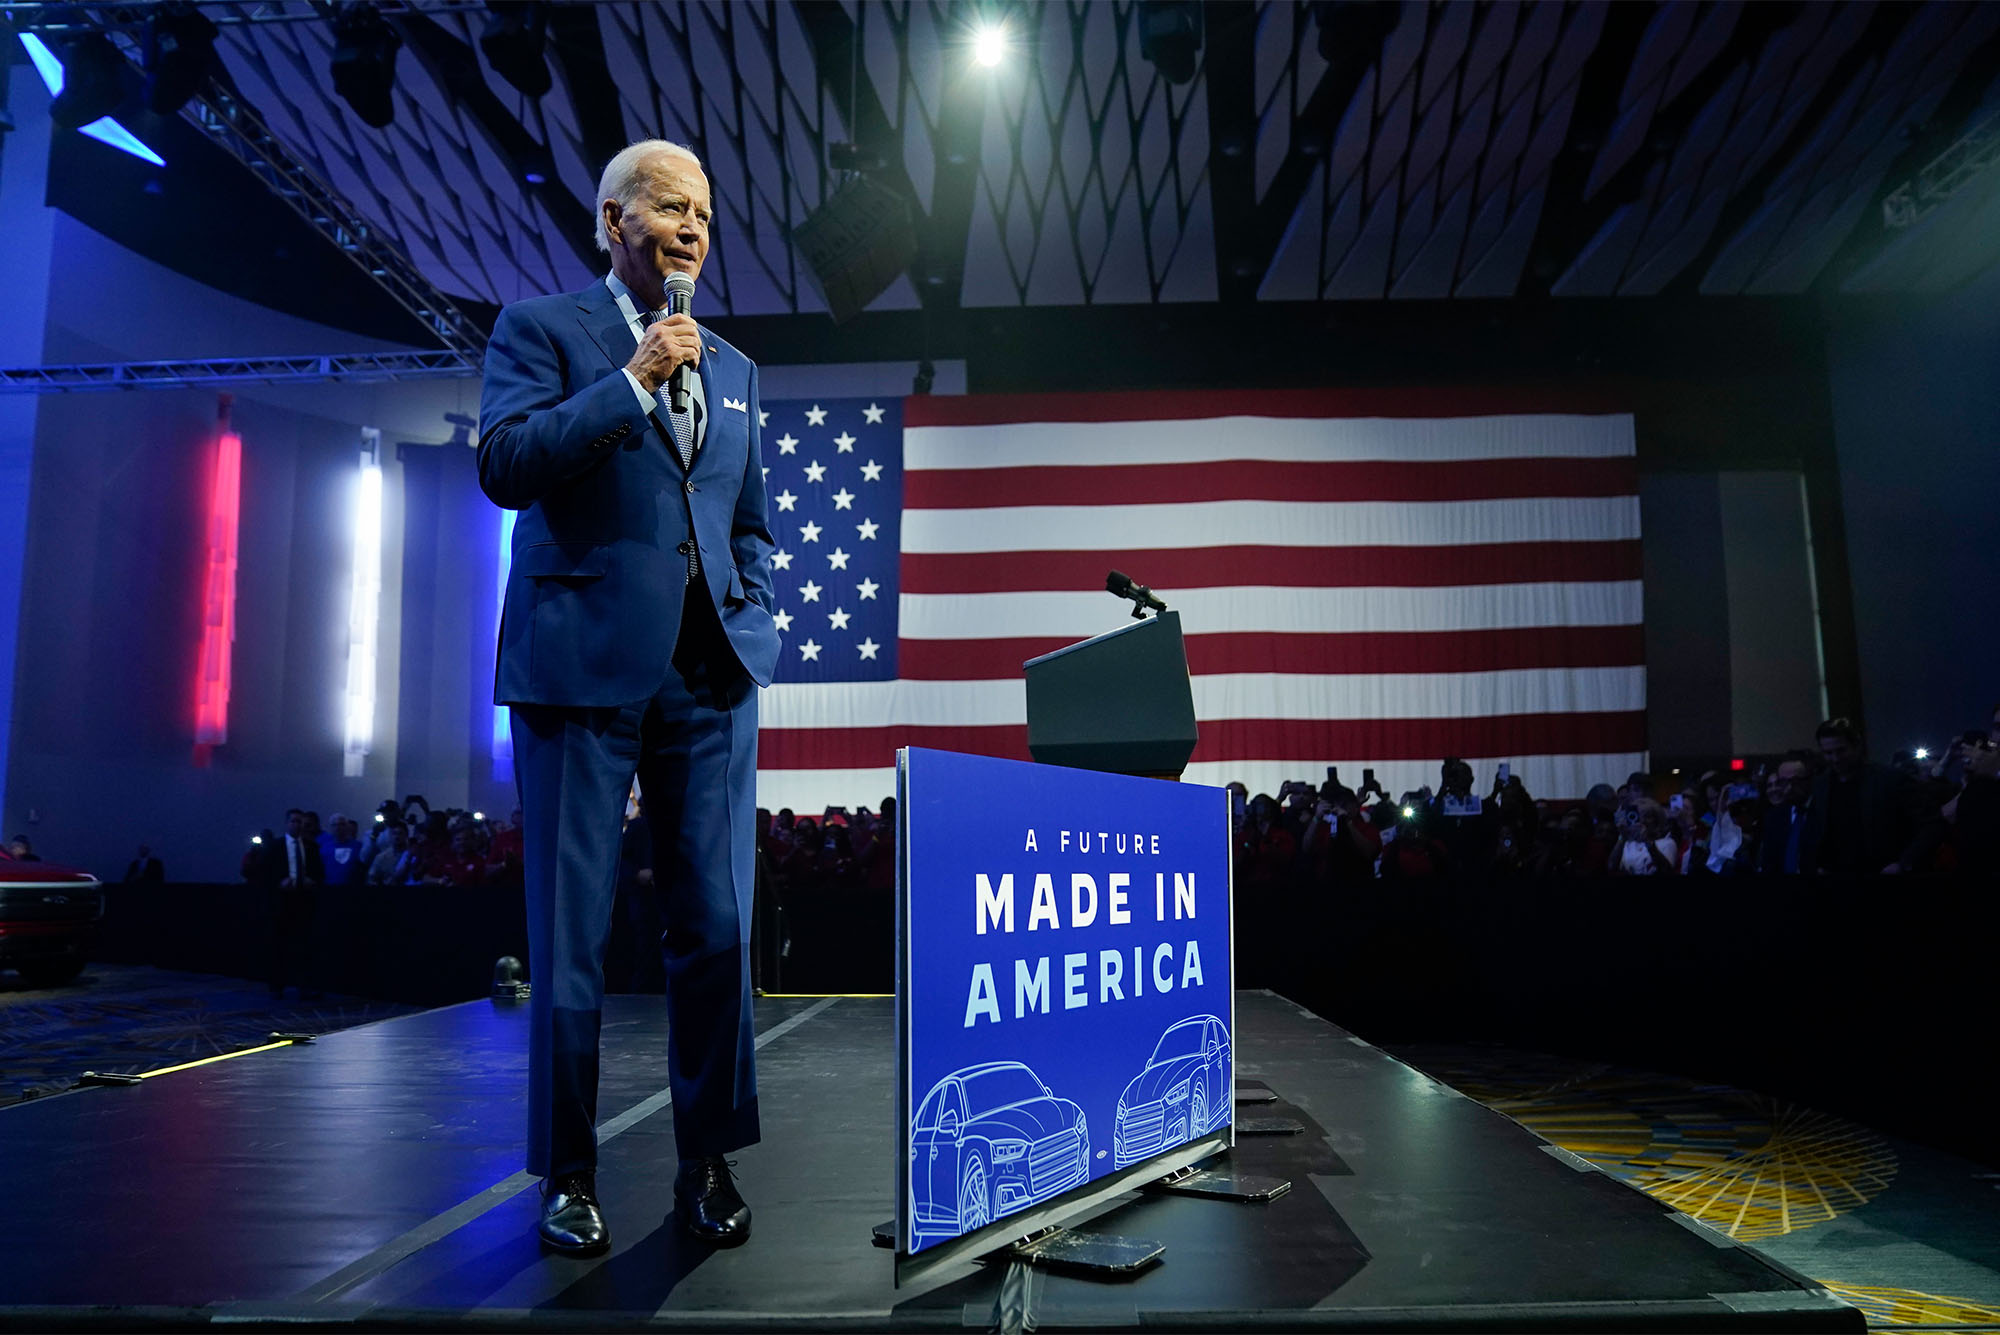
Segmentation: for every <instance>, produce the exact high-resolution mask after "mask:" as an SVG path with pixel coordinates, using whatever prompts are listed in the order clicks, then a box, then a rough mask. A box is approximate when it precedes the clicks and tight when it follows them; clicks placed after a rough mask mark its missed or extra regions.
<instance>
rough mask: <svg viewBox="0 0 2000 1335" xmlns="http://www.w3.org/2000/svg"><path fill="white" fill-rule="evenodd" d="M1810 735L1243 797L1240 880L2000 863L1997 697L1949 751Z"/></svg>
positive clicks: (1973, 869)
mask: <svg viewBox="0 0 2000 1335" xmlns="http://www.w3.org/2000/svg"><path fill="white" fill-rule="evenodd" d="M1814 743H1815V745H1814V746H1813V747H1812V748H1810V749H1803V748H1802V749H1800V750H1796V751H1793V752H1790V753H1788V754H1787V755H1785V756H1783V757H1781V758H1780V759H1778V760H1777V761H1775V762H1772V763H1767V764H1764V765H1760V766H1757V767H1755V768H1750V767H1745V768H1744V769H1743V770H1714V771H1710V772H1708V773H1705V774H1703V775H1701V776H1700V777H1699V778H1697V779H1696V780H1695V781H1694V782H1692V783H1685V784H1684V783H1682V782H1681V781H1680V779H1679V776H1678V775H1674V776H1666V777H1664V778H1663V777H1662V776H1656V775H1653V774H1647V773H1634V774H1631V775H1629V776H1627V777H1626V779H1625V782H1624V783H1623V785H1621V786H1619V787H1617V788H1613V787H1612V786H1611V785H1610V784H1608V783H1606V784H1599V785H1597V786H1596V787H1595V788H1593V789H1591V790H1590V792H1589V793H1588V794H1587V795H1586V796H1585V797H1584V798H1583V800H1581V801H1572V802H1548V801H1537V800H1536V799H1535V798H1534V797H1533V796H1532V795H1531V794H1530V793H1529V792H1528V790H1527V789H1526V787H1525V786H1524V785H1523V784H1522V782H1521V780H1520V777H1519V776H1518V775H1509V774H1505V773H1499V774H1496V775H1495V778H1494V783H1493V786H1492V788H1491V789H1490V790H1489V791H1488V792H1487V793H1485V794H1484V795H1483V796H1482V795H1480V794H1478V793H1476V792H1475V791H1474V776H1473V771H1472V767H1471V766H1470V765H1468V764H1466V763H1465V762H1464V761H1461V760H1446V761H1445V762H1444V764H1443V766H1442V768H1441V771H1440V774H1439V782H1438V788H1437V790H1436V791H1435V792H1433V791H1432V790H1431V789H1430V788H1428V787H1425V788H1420V789H1417V790H1416V791H1413V792H1407V793H1404V794H1402V795H1401V796H1400V797H1399V798H1397V799H1394V800H1391V798H1390V796H1389V794H1388V793H1387V792H1385V791H1383V790H1382V788H1381V787H1380V785H1379V784H1373V783H1368V782H1364V784H1363V786H1362V787H1361V788H1359V789H1352V788H1348V787H1346V786H1344V785H1342V784H1341V783H1340V782H1339V781H1338V779H1336V778H1329V779H1328V780H1327V781H1326V782H1325V783H1322V784H1320V785H1319V786H1318V787H1317V788H1315V787H1314V786H1313V785H1312V784H1310V783H1307V782H1303V781H1293V782H1288V783H1285V784H1283V785H1281V787H1280V789H1279V791H1278V793H1277V795H1276V796H1272V795H1271V794H1268V793H1258V794H1256V795H1255V796H1251V795H1250V794H1249V793H1248V791H1247V790H1246V789H1245V788H1244V787H1243V785H1241V784H1231V785H1230V787H1231V789H1232V790H1234V791H1235V793H1236V810H1237V813H1238V814H1237V820H1236V852H1235V858H1236V880H1237V884H1238V885H1239V886H1262V887H1276V886H1299V887H1307V886H1323V885H1338V884H1342V883H1346V882H1351V881H1357V880H1366V879H1371V878H1375V877H1381V878H1383V879H1416V878H1425V877H1438V876H1448V875H1465V874H1470V875H1484V876H1500V877H1520V876H1532V877H1556V878H1559V877H1578V876H1601V875H1611V876H1708V875H1719V876H1741V875H1838V876H1855V875H1872V874H1886V875H1896V874H1902V873H1908V872H1964V873H1967V874H1972V875H1989V876H1990V875H1994V874H1996V873H2000V708H1996V709H1995V711H1994V713H1993V716H1992V719H1991V722H1990V724H1989V727H1988V728H1987V729H1986V730H1985V731H1983V732H1982V731H1978V730H1975V731H1972V732H1968V733H1966V734H1964V735H1963V736H1961V737H1960V738H1959V739H1958V740H1957V741H1956V742H1954V743H1953V744H1952V745H1951V746H1950V747H1949V748H1947V749H1946V750H1944V751H1943V752H1941V753H1939V754H1936V755H1931V754H1927V753H1922V752H1908V753H1903V754H1899V755H1898V756H1896V757H1895V759H1894V761H1893V762H1892V763H1890V764H1886V765H1885V764H1878V763H1875V762H1871V761H1869V760H1868V758H1867V754H1866V751H1865V749H1864V747H1863V742H1862V737H1861V733H1860V731H1859V730H1858V729H1857V728H1856V727H1855V726H1854V725H1853V724H1852V723H1851V722H1850V721H1849V720H1847V719H1844V718H1835V719H1828V720H1827V721H1826V722H1825V723H1822V724H1821V725H1820V726H1819V728H1818V729H1817V731H1816V734H1815V736H1814Z"/></svg>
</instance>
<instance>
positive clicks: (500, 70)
mask: <svg viewBox="0 0 2000 1335" xmlns="http://www.w3.org/2000/svg"><path fill="white" fill-rule="evenodd" d="M486 9H487V15H488V17H487V19H486V31H485V32H483V33H481V34H480V36H479V49H480V50H481V51H484V52H485V53H486V63H487V64H489V65H491V66H492V67H493V72H494V73H495V74H497V75H499V76H500V77H501V78H503V79H505V80H506V81H507V82H508V83H510V84H513V85H514V87H516V88H518V89H520V90H521V91H522V92H523V93H526V94H527V95H528V96H529V97H540V96H541V95H542V94H544V93H546V92H548V91H549V89H550V88H551V87H553V86H554V82H555V81H554V79H553V77H552V76H551V75H550V74H549V62H548V60H547V58H546V57H545V56H544V55H543V54H542V52H543V48H544V47H545V46H546V45H547V37H548V28H549V15H548V10H547V8H546V7H545V6H543V5H540V4H526V5H523V4H506V3H496V4H489V5H487V7H486Z"/></svg>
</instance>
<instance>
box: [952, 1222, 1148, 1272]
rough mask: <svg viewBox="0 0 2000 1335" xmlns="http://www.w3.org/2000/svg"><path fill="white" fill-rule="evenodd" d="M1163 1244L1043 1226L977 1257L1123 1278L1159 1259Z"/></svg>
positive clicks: (1116, 1235) (1143, 1239) (1142, 1239)
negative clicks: (985, 1254)
mask: <svg viewBox="0 0 2000 1335" xmlns="http://www.w3.org/2000/svg"><path fill="white" fill-rule="evenodd" d="M1166 1250H1167V1246H1166V1244H1165V1243H1163V1242H1155V1241H1154V1240H1153V1239H1151V1238H1128V1237H1122V1236H1120V1235H1118V1234H1115V1233H1079V1232H1076V1231H1074V1230H1072V1229H1067V1228H1045V1229H1043V1230H1042V1231H1041V1232H1039V1233H1031V1234H1029V1235H1028V1236H1027V1237H1025V1238H1022V1239H1021V1240H1020V1241H1019V1242H1016V1243H1014V1244H1013V1245H1012V1246H1009V1247H1003V1248H1002V1249H1000V1250H999V1251H997V1252H993V1253H990V1254H989V1255H987V1256H985V1257H982V1258H980V1259H982V1260H986V1261H1022V1262H1025V1263H1027V1264H1028V1265H1038V1266H1045V1267H1047V1268H1048V1269H1050V1270H1060V1271H1063V1272H1065V1273H1068V1274H1073V1275H1082V1276H1085V1277H1086V1278H1091V1277H1094V1278H1097V1279H1123V1278H1124V1277H1126V1276H1127V1275H1135V1274H1137V1273H1139V1272H1140V1271H1141V1270H1144V1269H1146V1268H1147V1267H1148V1266H1151V1265H1155V1264H1157V1263H1158V1262H1159V1259H1160V1257H1161V1256H1163V1255H1165V1254H1166Z"/></svg>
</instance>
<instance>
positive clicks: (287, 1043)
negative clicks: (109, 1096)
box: [139, 1038, 292, 1080]
mask: <svg viewBox="0 0 2000 1335" xmlns="http://www.w3.org/2000/svg"><path fill="white" fill-rule="evenodd" d="M291 1046H292V1040H291V1039H289V1038H287V1039H281V1040H279V1041H278V1042H276V1043H266V1044H264V1045H263V1046H262V1047H258V1048H245V1049H243V1051H241V1052H222V1053H217V1054H216V1055H215V1056H213V1057H203V1058H202V1059H201V1060H200V1061H192V1062H182V1063H181V1064H180V1065H179V1066H163V1067H161V1068H160V1069H159V1070H157V1071H141V1072H139V1078H140V1079H141V1080H151V1079H152V1078H153V1077H154V1076H156V1075H172V1074H173V1073H174V1072H175V1071H192V1070H193V1069H194V1068H195V1067H197V1066H207V1065H208V1064H209V1063H211V1062H226V1061H228V1060H229V1059H230V1058H231V1057H247V1056H249V1055H250V1054H251V1053H253V1052H269V1051H270V1050H271V1049H272V1048H289V1047H291Z"/></svg>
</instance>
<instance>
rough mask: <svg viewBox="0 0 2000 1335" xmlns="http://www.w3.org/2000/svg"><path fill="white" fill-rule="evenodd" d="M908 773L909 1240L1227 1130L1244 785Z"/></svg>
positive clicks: (901, 992)
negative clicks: (1234, 892) (1239, 797)
mask: <svg viewBox="0 0 2000 1335" xmlns="http://www.w3.org/2000/svg"><path fill="white" fill-rule="evenodd" d="M900 786H901V789H902V794H903V795H902V801H901V803H900V807H901V813H900V814H901V818H902V822H903V840H902V845H901V847H902V866H901V867H900V869H899V895H900V897H901V903H900V924H901V950H902V958H901V961H900V970H901V977H900V978H899V986H898V990H897V1005H898V1009H899V1011H900V1012H901V1015H900V1021H901V1022H900V1026H899V1032H900V1034H901V1036H902V1042H903V1045H904V1046H903V1052H902V1054H901V1057H902V1061H901V1072H900V1073H901V1078H902V1081H903V1088H902V1090H901V1091H900V1095H901V1097H900V1099H899V1107H900V1110H901V1116H902V1118H903V1125H902V1126H901V1127H900V1132H901V1137H902V1145H903V1153H904V1156H905V1162H904V1164H903V1169H904V1172H903V1174H902V1176H903V1179H904V1180H903V1191H902V1193H901V1194H902V1198H903V1199H902V1201H901V1204H900V1206H899V1209H898V1224H899V1230H898V1231H899V1239H898V1240H899V1245H900V1249H901V1250H902V1251H903V1253H904V1254H905V1255H915V1254H916V1253H918V1252H921V1251H924V1250H926V1249H928V1248H931V1247H935V1246H936V1245H938V1244H939V1243H942V1242H946V1241H949V1240H951V1239H953V1238H957V1237H960V1236H962V1235H964V1234H967V1233H971V1232H973V1231H975V1230H977V1229H979V1228H981V1227H983V1226H985V1225H986V1224H988V1223H991V1222H993V1221H995V1220H997V1219H1000V1218H1002V1217H1004V1216H1007V1215H1010V1214H1014V1213H1016V1212H1018V1211H1021V1210H1024V1209H1026V1208H1028V1207H1029V1206H1036V1205H1042V1204H1045V1203H1047V1202H1049V1201H1050V1200H1052V1199H1054V1198H1056V1197H1058V1196H1062V1195H1064V1194H1066V1193H1073V1192H1075V1190H1076V1189H1077V1188H1079V1187H1083V1186H1085V1185H1087V1184H1089V1183H1091V1182H1094V1181H1096V1180H1098V1179H1100V1178H1104V1177H1106V1176H1108V1175H1111V1174H1114V1173H1116V1172H1118V1171H1119V1170H1121V1169H1124V1168H1127V1167H1129V1166H1131V1165H1133V1164H1138V1163H1142V1162H1144V1161H1146V1160H1148V1159H1152V1158H1155V1157H1157V1156H1159V1155H1161V1154H1163V1153H1165V1152H1167V1151H1170V1150H1173V1149H1176V1148H1177V1147H1180V1146H1183V1145H1186V1144H1188V1143H1189V1142H1192V1141H1196V1140H1200V1139H1203V1138H1205V1137H1213V1136H1214V1135H1216V1134H1217V1133H1218V1132H1220V1133H1223V1134H1227V1131H1228V1127H1229V1126H1230V1123H1231V1119H1232V1113H1233V1108H1234V1090H1235V1077H1234V1067H1233V1056H1234V1054H1233V1049H1232V1044H1231V1039H1230V1031H1231V1019H1232V1013H1233V1012H1232V996H1233V994H1234V977H1233V972H1234V964H1233V960H1232V951H1231V928H1230V883H1229V873H1230V857H1229V854H1230V840H1229V796H1228V793H1227V792H1226V791H1225V790H1223V789H1220V788H1209V787H1204V786H1201V785H1197V784H1181V783H1170V782H1162V781H1159V780H1153V779H1137V778H1128V777H1125V776H1123V775H1116V774H1099V773H1094V772H1091V771H1087V770H1076V769H1065V768H1061V767H1058V766H1052V765H1033V764H1026V763H1023V762H1021V761H1014V760H995V759H991V758H989V757H985V756H969V755H959V754H956V753H953V752H948V751H929V750H923V749H919V748H916V747H911V748H909V749H908V750H906V751H905V752H904V755H903V768H902V776H901V783H900Z"/></svg>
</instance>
